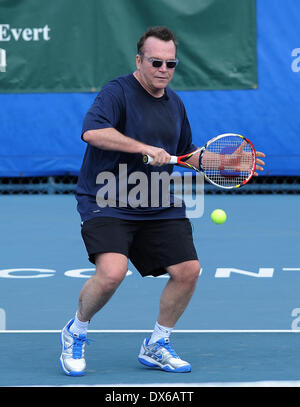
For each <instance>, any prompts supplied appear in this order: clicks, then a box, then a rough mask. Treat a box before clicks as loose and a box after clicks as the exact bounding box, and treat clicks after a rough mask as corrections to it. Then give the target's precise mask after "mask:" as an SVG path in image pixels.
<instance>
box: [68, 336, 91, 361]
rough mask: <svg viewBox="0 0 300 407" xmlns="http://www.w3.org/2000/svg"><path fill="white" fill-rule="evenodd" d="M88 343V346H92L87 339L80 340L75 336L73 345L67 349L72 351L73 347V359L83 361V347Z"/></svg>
mask: <svg viewBox="0 0 300 407" xmlns="http://www.w3.org/2000/svg"><path fill="white" fill-rule="evenodd" d="M84 343H86V344H87V345H89V344H90V341H89V340H88V339H87V338H79V337H77V336H74V335H73V343H72V344H71V345H70V346H68V347H67V348H66V350H67V349H70V348H72V347H73V358H74V359H81V357H82V347H83V345H84Z"/></svg>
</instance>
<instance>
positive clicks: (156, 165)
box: [60, 27, 200, 376]
mask: <svg viewBox="0 0 300 407" xmlns="http://www.w3.org/2000/svg"><path fill="white" fill-rule="evenodd" d="M137 48H138V53H137V56H136V67H137V69H136V71H135V72H134V73H133V74H129V75H126V76H122V77H120V78H117V79H115V80H113V81H111V82H109V83H108V84H106V85H105V86H104V87H103V89H102V90H101V91H100V93H99V94H98V96H97V97H96V99H95V101H94V104H93V105H92V106H91V108H90V109H89V111H88V112H87V115H86V117H85V120H84V123H83V129H82V139H83V140H84V141H85V142H86V143H87V149H86V153H85V156H84V159H83V164H82V168H81V171H80V175H79V178H78V186H77V191H76V198H77V201H78V211H79V213H80V216H81V220H82V237H83V240H84V243H85V246H86V249H87V252H88V255H89V259H90V261H91V262H92V263H94V264H95V265H96V272H95V274H94V275H93V276H92V277H91V278H90V279H88V280H87V281H86V283H85V284H84V286H83V288H82V290H81V293H80V296H79V303H78V309H77V312H76V314H75V316H74V318H73V319H71V320H70V321H69V322H68V323H67V324H66V326H65V327H64V329H63V330H62V333H61V341H62V347H63V350H62V354H61V357H60V363H61V367H62V369H63V371H64V372H65V373H66V374H67V375H71V376H80V375H83V374H84V373H85V369H86V363H85V359H84V351H85V344H86V341H87V328H88V324H89V321H90V320H91V319H92V317H93V316H94V315H95V314H96V313H97V312H98V311H100V310H101V308H102V307H103V306H104V305H105V304H106V303H107V302H108V301H109V299H110V298H111V296H112V295H113V294H114V292H115V291H116V289H117V288H118V286H119V285H120V283H121V282H122V280H123V279H124V277H125V275H126V273H127V271H128V259H130V260H131V262H132V263H133V264H134V266H135V267H136V269H137V270H138V271H139V273H140V274H141V275H142V276H148V275H153V276H159V275H162V274H165V273H168V274H169V279H168V282H167V284H166V286H165V288H164V290H163V292H162V295H161V299H160V308H159V315H158V318H157V321H156V323H155V324H154V330H153V333H152V335H151V336H150V337H149V338H147V339H145V340H144V342H143V344H142V346H141V350H140V354H139V356H138V359H139V361H140V362H141V363H142V364H144V365H146V366H150V367H157V368H159V369H162V370H164V371H170V372H189V371H191V365H190V363H188V362H186V361H184V360H182V359H181V358H180V357H179V356H178V355H177V354H176V352H175V351H174V350H173V348H172V347H171V344H170V340H169V337H170V334H171V332H172V329H173V328H174V326H175V324H176V322H177V321H178V319H179V318H180V316H181V315H182V314H183V312H184V310H185V309H186V307H187V305H188V303H189V301H190V299H191V297H192V294H193V292H194V290H195V286H196V283H197V280H198V276H199V272H200V264H199V261H198V258H197V253H196V250H195V247H194V244H193V237H192V230H191V225H190V222H189V220H188V219H187V218H186V214H185V208H184V206H182V207H176V206H175V205H174V204H173V202H172V201H171V203H170V205H168V207H163V206H162V204H160V205H158V206H155V207H151V206H150V205H148V206H139V207H131V206H130V205H129V204H128V203H127V204H126V203H125V204H124V202H123V198H124V197H123V196H122V197H121V196H120V189H119V188H118V186H119V185H120V184H121V181H122V180H121V179H120V178H121V177H120V172H119V168H120V164H122V165H123V166H124V167H123V168H126V171H127V172H126V175H127V177H129V176H130V175H132V174H134V173H136V172H142V173H144V174H145V175H146V177H147V179H149V180H150V176H151V173H152V172H155V171H156V172H157V171H167V172H168V173H169V174H170V173H171V172H172V166H168V165H166V164H167V163H168V162H169V160H170V155H171V154H172V155H179V154H186V153H189V152H191V151H193V150H195V149H196V146H195V145H193V143H192V135H191V129H190V125H189V121H188V118H187V116H186V111H185V108H184V106H183V103H182V101H181V100H180V98H179V97H178V96H177V94H176V93H175V92H173V91H172V90H171V89H170V88H169V87H168V84H169V83H170V81H171V79H172V77H173V74H174V71H175V67H176V65H177V63H178V61H177V59H176V49H177V42H176V39H175V36H174V35H173V33H172V32H171V31H170V30H169V29H168V28H166V27H153V28H150V29H148V30H147V31H146V32H145V33H144V34H143V36H142V37H141V38H140V40H139V41H138V44H137ZM145 154H148V155H149V156H151V157H152V158H153V162H151V165H148V166H147V165H145V164H144V163H143V155H145ZM125 165H126V167H125ZM104 172H105V174H107V173H109V174H112V175H113V176H114V178H115V180H116V191H114V192H115V199H114V200H113V203H112V204H111V205H107V206H101V205H99V200H97V193H98V192H99V190H100V189H101V188H102V187H103V186H104V182H103V178H102V177H101V174H103V173H104ZM128 188H129V185H128ZM128 192H129V190H128ZM148 202H150V197H149V196H148Z"/></svg>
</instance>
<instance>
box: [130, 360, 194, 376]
mask: <svg viewBox="0 0 300 407" xmlns="http://www.w3.org/2000/svg"><path fill="white" fill-rule="evenodd" d="M138 360H139V362H140V363H141V364H142V365H145V366H147V367H151V368H155V369H160V370H163V371H164V372H172V373H188V372H191V371H192V366H191V365H185V366H181V367H177V368H176V369H172V368H171V367H170V366H169V365H167V366H161V365H159V364H154V363H151V362H149V361H148V360H146V359H143V358H141V357H139V358H138Z"/></svg>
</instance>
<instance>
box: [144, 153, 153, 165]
mask: <svg viewBox="0 0 300 407" xmlns="http://www.w3.org/2000/svg"><path fill="white" fill-rule="evenodd" d="M143 161H144V163H145V164H150V163H151V161H153V158H152V157H150V155H147V154H145V155H144V156H143Z"/></svg>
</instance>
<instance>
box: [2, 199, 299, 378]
mask: <svg viewBox="0 0 300 407" xmlns="http://www.w3.org/2000/svg"><path fill="white" fill-rule="evenodd" d="M0 205H1V211H0V214H1V215H0V216H1V225H2V232H1V234H0V247H1V260H0V261H1V267H0V332H1V333H0V347H1V353H0V385H1V386H45V385H49V386H82V385H86V386H92V385H98V386H100V385H118V384H119V385H120V384H126V385H141V386H143V385H149V384H151V383H167V384H169V385H174V384H176V383H177V384H178V385H179V384H183V385H197V386H200V385H206V386H208V385H226V384H227V385H228V384H230V383H235V384H243V383H244V384H245V383H248V384H249V383H250V385H255V384H257V385H259V384H260V385H262V384H263V383H268V384H270V383H277V384H278V383H279V384H282V385H288V384H293V385H298V384H299V383H300V382H298V380H299V377H300V373H299V366H298V365H299V364H298V362H297V358H295V355H296V354H298V349H299V344H300V336H299V335H298V330H299V329H300V299H299V286H300V261H299V224H300V213H299V197H298V196H297V195H238V194H237V195H208V196H206V197H205V200H204V205H205V208H204V214H203V216H202V217H201V218H199V219H191V221H192V224H193V229H194V236H195V242H196V247H197V251H198V255H199V259H200V262H201V265H202V274H201V276H200V277H199V282H198V286H197V289H196V292H195V294H194V297H193V299H192V301H191V303H190V305H189V307H188V309H187V311H186V312H185V314H184V315H183V317H182V318H181V320H180V321H179V323H178V324H177V326H176V330H175V332H174V333H173V334H172V341H173V343H174V347H175V349H176V351H177V352H178V353H179V354H180V356H182V357H183V358H184V359H186V360H188V361H189V362H190V363H191V364H192V366H193V370H192V372H191V373H188V374H167V373H164V372H159V371H155V370H151V369H149V370H148V369H146V368H144V367H143V366H142V365H140V364H139V363H138V361H137V354H138V352H139V348H140V345H141V342H142V340H143V338H144V337H145V336H147V335H149V332H148V331H151V330H152V328H153V326H154V323H155V320H156V317H157V313H158V301H159V297H160V294H161V291H162V289H163V287H164V285H165V283H166V281H167V280H166V278H156V279H155V278H151V277H147V278H144V279H143V278H141V277H140V276H139V274H138V273H137V271H136V270H135V269H134V267H133V266H132V265H131V264H130V265H129V271H128V275H127V276H126V278H125V280H124V282H123V283H122V285H121V287H120V288H119V290H118V292H117V293H116V294H115V296H114V297H113V298H112V299H111V301H110V302H109V303H108V304H107V305H106V307H105V308H104V309H103V310H102V311H101V312H100V313H99V314H97V315H96V316H95V317H94V318H93V320H92V322H91V324H90V334H89V337H90V338H92V339H94V340H95V341H93V342H92V343H91V345H90V346H88V347H87V363H88V366H87V369H88V370H87V374H86V376H84V377H81V378H70V377H67V376H65V375H64V374H63V373H62V372H61V371H60V368H59V364H58V358H59V355H60V343H59V330H60V329H61V328H62V327H63V326H64V325H65V323H66V322H67V321H68V320H69V319H70V318H72V317H73V315H74V313H75V311H76V308H77V298H78V295H79V292H80V289H81V287H82V285H83V283H84V281H85V280H86V279H87V278H88V277H89V275H91V273H92V272H93V265H92V264H91V263H89V262H88V260H87V255H86V252H85V249H84V246H83V243H82V241H81V236H80V219H79V216H78V215H77V212H76V201H75V199H74V197H72V196H69V195H58V196H55V195H52V196H46V195H42V196H41V195H28V196H26V195H25V196H24V195H23V196H19V195H16V196H2V197H1V200H0ZM215 208H222V209H224V210H225V211H226V212H227V215H228V218H227V222H226V223H225V224H223V225H215V224H213V223H212V221H211V220H210V216H209V215H210V213H211V211H212V210H213V209H215ZM16 363H18V369H17V370H16Z"/></svg>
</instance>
